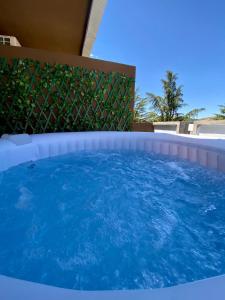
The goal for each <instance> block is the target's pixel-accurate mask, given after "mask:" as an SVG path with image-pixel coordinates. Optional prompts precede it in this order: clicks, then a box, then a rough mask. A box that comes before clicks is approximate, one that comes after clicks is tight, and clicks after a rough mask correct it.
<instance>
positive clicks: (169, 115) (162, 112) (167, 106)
mask: <svg viewBox="0 0 225 300" xmlns="http://www.w3.org/2000/svg"><path fill="white" fill-rule="evenodd" d="M177 79H178V77H177V75H176V74H175V73H173V72H172V71H167V72H166V79H162V84H163V93H164V95H163V96H162V97H161V96H157V95H155V94H153V93H147V97H148V99H149V102H150V103H151V104H152V108H153V110H154V111H155V112H156V113H157V114H158V115H159V120H160V121H171V120H174V119H176V118H177V117H178V110H179V109H180V108H181V107H183V106H184V105H185V104H184V100H183V91H182V86H178V87H177Z"/></svg>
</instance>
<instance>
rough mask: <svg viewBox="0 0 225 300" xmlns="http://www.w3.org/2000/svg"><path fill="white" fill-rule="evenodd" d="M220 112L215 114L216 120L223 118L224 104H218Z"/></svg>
mask: <svg viewBox="0 0 225 300" xmlns="http://www.w3.org/2000/svg"><path fill="white" fill-rule="evenodd" d="M219 108H220V113H219V114H216V115H215V118H214V119H216V120H225V105H219Z"/></svg>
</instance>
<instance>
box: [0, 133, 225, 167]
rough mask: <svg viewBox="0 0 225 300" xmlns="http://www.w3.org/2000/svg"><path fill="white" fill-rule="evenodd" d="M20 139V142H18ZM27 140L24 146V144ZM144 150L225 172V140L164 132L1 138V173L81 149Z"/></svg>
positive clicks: (57, 134)
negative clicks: (27, 163)
mask: <svg viewBox="0 0 225 300" xmlns="http://www.w3.org/2000/svg"><path fill="white" fill-rule="evenodd" d="M17 140H19V141H17ZM21 140H24V143H21ZM107 149H109V150H122V149H127V150H133V151H136V150H143V151H145V152H154V153H160V154H164V155H170V156H173V157H177V158H181V159H186V160H188V161H191V162H195V163H198V164H200V165H202V166H205V167H209V168H213V169H216V170H219V171H223V172H225V140H223V139H205V138H200V137H198V138H194V137H193V138H191V137H190V136H187V137H184V136H176V135H171V134H163V133H144V132H82V133H81V132H80V133H52V134H36V135H30V136H29V137H27V138H25V137H23V138H21V136H20V135H18V136H10V135H9V136H5V137H4V138H1V139H0V171H4V170H7V169H8V168H10V167H12V166H16V165H17V164H20V163H24V162H28V161H35V160H38V159H43V158H47V157H53V156H57V155H63V154H66V153H72V152H76V151H81V150H95V151H98V150H107Z"/></svg>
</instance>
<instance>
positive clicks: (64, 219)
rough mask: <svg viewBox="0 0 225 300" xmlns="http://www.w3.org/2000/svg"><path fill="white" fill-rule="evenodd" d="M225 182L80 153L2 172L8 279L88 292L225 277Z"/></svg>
mask: <svg viewBox="0 0 225 300" xmlns="http://www.w3.org/2000/svg"><path fill="white" fill-rule="evenodd" d="M224 183H225V175H223V174H221V173H216V172H214V171H210V170H207V169H204V168H201V167H199V166H196V165H194V164H190V163H188V162H184V161H178V160H174V159H173V158H166V157H164V156H160V155H154V154H151V155H149V154H145V153H143V152H140V153H139V152H136V153H132V152H108V153H107V152H101V153H82V152H81V153H77V154H70V155H66V156H61V157H55V158H51V159H45V160H41V161H37V162H35V163H26V164H23V165H20V166H17V167H14V168H12V169H10V170H8V171H6V172H3V173H0V220H1V221H0V273H1V274H4V275H8V276H11V277H15V278H20V279H25V280H29V281H35V282H40V283H45V284H49V285H54V286H60V287H65V288H71V289H79V290H111V289H143V288H144V289H145V288H159V287H167V286H172V285H176V284H180V283H185V282H190V281H193V280H198V279H203V278H207V277H211V276H215V275H219V274H223V273H225V185H224Z"/></svg>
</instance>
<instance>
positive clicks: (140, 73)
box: [92, 0, 225, 117]
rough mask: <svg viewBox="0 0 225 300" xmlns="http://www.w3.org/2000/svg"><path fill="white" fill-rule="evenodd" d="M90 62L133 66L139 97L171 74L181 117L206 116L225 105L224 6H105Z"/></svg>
mask: <svg viewBox="0 0 225 300" xmlns="http://www.w3.org/2000/svg"><path fill="white" fill-rule="evenodd" d="M92 56H93V57H95V58H98V59H103V60H109V61H114V62H119V63H124V64H128V65H134V66H136V88H139V89H140V91H141V94H142V96H145V93H146V92H151V93H155V94H157V95H162V87H161V82H160V80H161V78H163V77H164V76H165V72H166V70H172V71H173V72H175V73H177V74H178V77H179V79H178V83H179V84H181V85H183V92H184V97H183V98H184V101H185V103H187V104H188V105H187V106H186V107H185V108H184V109H183V112H187V111H190V110H191V109H193V108H201V107H204V108H206V111H205V112H203V113H201V114H200V115H199V117H206V116H210V115H212V114H214V113H217V112H218V105H219V104H225V0H108V3H107V6H106V10H105V13H104V16H103V19H102V22H101V25H100V28H99V31H98V34H97V39H96V42H95V44H94V47H93V49H92Z"/></svg>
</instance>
